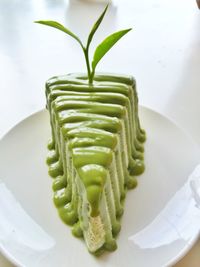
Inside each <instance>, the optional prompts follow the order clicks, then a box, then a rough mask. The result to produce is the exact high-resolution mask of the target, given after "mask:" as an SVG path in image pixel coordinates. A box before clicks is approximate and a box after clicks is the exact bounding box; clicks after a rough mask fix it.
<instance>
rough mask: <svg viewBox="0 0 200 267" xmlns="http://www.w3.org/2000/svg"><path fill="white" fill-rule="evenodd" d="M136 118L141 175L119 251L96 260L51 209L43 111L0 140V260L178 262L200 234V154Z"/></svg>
mask: <svg viewBox="0 0 200 267" xmlns="http://www.w3.org/2000/svg"><path fill="white" fill-rule="evenodd" d="M140 118H141V122H142V126H143V127H144V128H145V130H146V132H147V141H146V144H145V163H146V171H145V173H144V174H143V175H141V176H140V177H138V187H137V188H136V189H135V190H132V191H129V192H128V193H127V197H126V201H125V214H124V216H123V218H122V230H121V232H120V234H119V236H118V238H117V243H118V249H117V250H116V251H115V252H113V253H105V254H104V255H102V256H101V257H99V258H96V257H94V256H93V255H91V254H89V253H88V252H87V249H86V247H85V244H84V242H82V240H80V239H76V238H75V237H73V236H72V234H71V232H70V227H68V226H66V225H64V224H63V223H62V221H61V220H60V219H59V217H58V215H57V210H56V208H55V207H54V205H53V202H52V190H51V183H52V181H51V178H50V177H49V176H48V174H47V166H46V164H45V158H46V154H47V149H46V145H47V141H48V138H49V137H50V127H49V118H48V113H47V111H40V112H38V113H36V114H33V115H31V116H30V117H28V118H27V119H25V120H23V121H22V122H20V123H19V124H18V125H16V126H15V127H14V128H13V129H12V130H11V131H9V132H8V133H7V134H6V135H5V136H4V137H3V139H2V140H1V141H0V248H1V251H2V253H4V255H5V256H7V257H8V258H9V259H10V260H11V261H12V262H13V263H14V264H16V265H17V266H29V267H32V266H34V267H36V266H37V267H44V266H48V267H56V266H59V267H68V266H69V267H78V266H87V267H100V266H104V267H121V266H126V267H132V266H136V267H146V266H147V265H148V266H153V267H161V266H169V265H171V264H173V263H175V262H176V261H177V260H178V259H180V258H181V257H182V256H183V255H184V254H185V253H186V252H187V251H188V250H189V249H190V248H191V246H192V245H193V244H194V242H195V240H196V239H197V238H198V234H199V226H200V210H199V206H200V167H197V168H196V166H197V165H198V163H199V159H200V150H199V148H198V147H197V146H196V144H194V143H193V142H192V140H191V139H190V138H189V137H188V136H187V135H186V134H185V133H184V132H183V131H182V130H180V129H179V128H178V127H177V126H176V125H175V124H174V123H172V122H171V121H170V120H168V119H167V118H165V117H164V116H162V115H160V114H158V113H156V112H154V111H152V110H150V109H148V108H144V107H141V108H140ZM195 168H196V169H195ZM194 170H195V171H194ZM191 173H192V175H191ZM191 225H192V229H191Z"/></svg>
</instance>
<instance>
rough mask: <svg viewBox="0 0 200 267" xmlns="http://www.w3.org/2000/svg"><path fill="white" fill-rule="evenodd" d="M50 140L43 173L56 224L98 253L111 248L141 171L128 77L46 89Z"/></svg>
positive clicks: (76, 77)
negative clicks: (47, 178)
mask: <svg viewBox="0 0 200 267" xmlns="http://www.w3.org/2000/svg"><path fill="white" fill-rule="evenodd" d="M46 97H47V108H48V110H49V113H50V119H51V128H52V140H51V142H50V143H49V146H48V147H49V156H48V158H47V163H48V165H49V174H50V175H51V176H52V177H53V179H54V182H53V190H54V203H55V205H56V207H57V208H58V213H59V215H60V217H61V218H62V220H63V221H64V222H65V223H67V224H69V225H72V226H73V228H72V232H73V234H74V235H76V236H79V237H81V236H83V238H84V240H85V243H86V245H87V247H88V250H89V251H90V252H91V253H94V254H98V253H100V252H102V251H104V250H109V251H112V250H115V249H116V246H117V245H116V240H115V238H116V235H117V234H118V232H119V231H120V217H121V215H122V214H123V203H124V198H125V195H126V191H127V189H129V188H133V187H135V186H136V184H137V182H136V179H135V175H138V174H141V173H142V172H143V171H144V163H143V151H144V149H143V142H144V140H145V133H144V131H143V130H142V129H141V128H140V123H139V118H138V99H137V93H136V88H135V81H134V79H133V78H132V77H128V76H116V75H104V74H102V75H100V74H99V75H96V76H95V77H94V82H93V86H90V85H88V83H87V82H86V77H85V75H81V74H69V75H66V76H62V77H54V78H51V79H50V80H49V81H48V82H47V84H46Z"/></svg>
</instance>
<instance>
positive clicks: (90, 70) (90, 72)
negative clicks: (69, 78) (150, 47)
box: [35, 5, 131, 85]
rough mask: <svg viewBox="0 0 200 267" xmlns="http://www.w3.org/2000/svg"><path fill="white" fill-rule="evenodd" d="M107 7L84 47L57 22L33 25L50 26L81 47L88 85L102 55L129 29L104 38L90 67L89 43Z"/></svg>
mask: <svg viewBox="0 0 200 267" xmlns="http://www.w3.org/2000/svg"><path fill="white" fill-rule="evenodd" d="M108 6H109V5H107V6H106V7H105V9H104V11H103V12H102V14H101V15H100V17H99V18H98V20H97V21H96V22H95V24H94V26H93V27H92V29H91V31H90V34H89V36H88V39H87V44H86V46H84V45H83V43H82V41H81V40H80V38H79V37H78V36H77V35H76V34H74V33H73V32H71V31H70V30H69V29H67V28H66V27H65V26H63V25H62V24H60V23H59V22H57V21H53V20H38V21H35V23H39V24H43V25H46V26H50V27H53V28H56V29H58V30H60V31H62V32H65V33H66V34H67V35H69V36H71V37H72V38H73V39H75V40H76V41H77V42H78V43H79V44H80V46H81V48H82V50H83V53H84V56H85V61H86V66H87V73H88V81H89V84H91V85H92V84H93V80H94V75H95V70H96V66H97V64H98V63H99V61H100V60H101V59H102V58H103V57H104V55H105V54H106V53H107V52H108V51H109V50H110V49H111V48H112V47H113V46H114V45H115V43H117V42H118V41H119V40H120V39H121V38H122V37H123V36H124V35H125V34H126V33H128V32H129V31H130V30H131V28H130V29H125V30H121V31H118V32H115V33H113V34H111V35H109V36H108V37H106V39H104V40H103V41H102V42H101V43H100V44H99V45H98V46H97V48H96V50H95V52H94V55H93V60H92V63H91V65H90V61H89V47H90V44H91V41H92V39H93V37H94V34H95V32H96V31H97V29H98V28H99V26H100V24H101V22H102V20H103V18H104V16H105V14H106V11H107V9H108Z"/></svg>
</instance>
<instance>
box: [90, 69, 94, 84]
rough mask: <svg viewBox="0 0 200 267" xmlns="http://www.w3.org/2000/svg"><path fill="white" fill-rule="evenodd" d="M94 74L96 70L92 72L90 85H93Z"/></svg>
mask: <svg viewBox="0 0 200 267" xmlns="http://www.w3.org/2000/svg"><path fill="white" fill-rule="evenodd" d="M94 73H95V70H92V72H91V74H90V79H89V83H90V84H93V80H94Z"/></svg>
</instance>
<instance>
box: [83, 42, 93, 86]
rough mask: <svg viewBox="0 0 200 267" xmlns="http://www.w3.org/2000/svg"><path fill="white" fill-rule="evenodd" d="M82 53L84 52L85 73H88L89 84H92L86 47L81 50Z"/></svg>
mask: <svg viewBox="0 0 200 267" xmlns="http://www.w3.org/2000/svg"><path fill="white" fill-rule="evenodd" d="M83 52H84V56H85V61H86V66H87V73H88V80H89V84H92V82H91V70H90V62H89V53H88V47H86V48H84V49H83Z"/></svg>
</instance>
